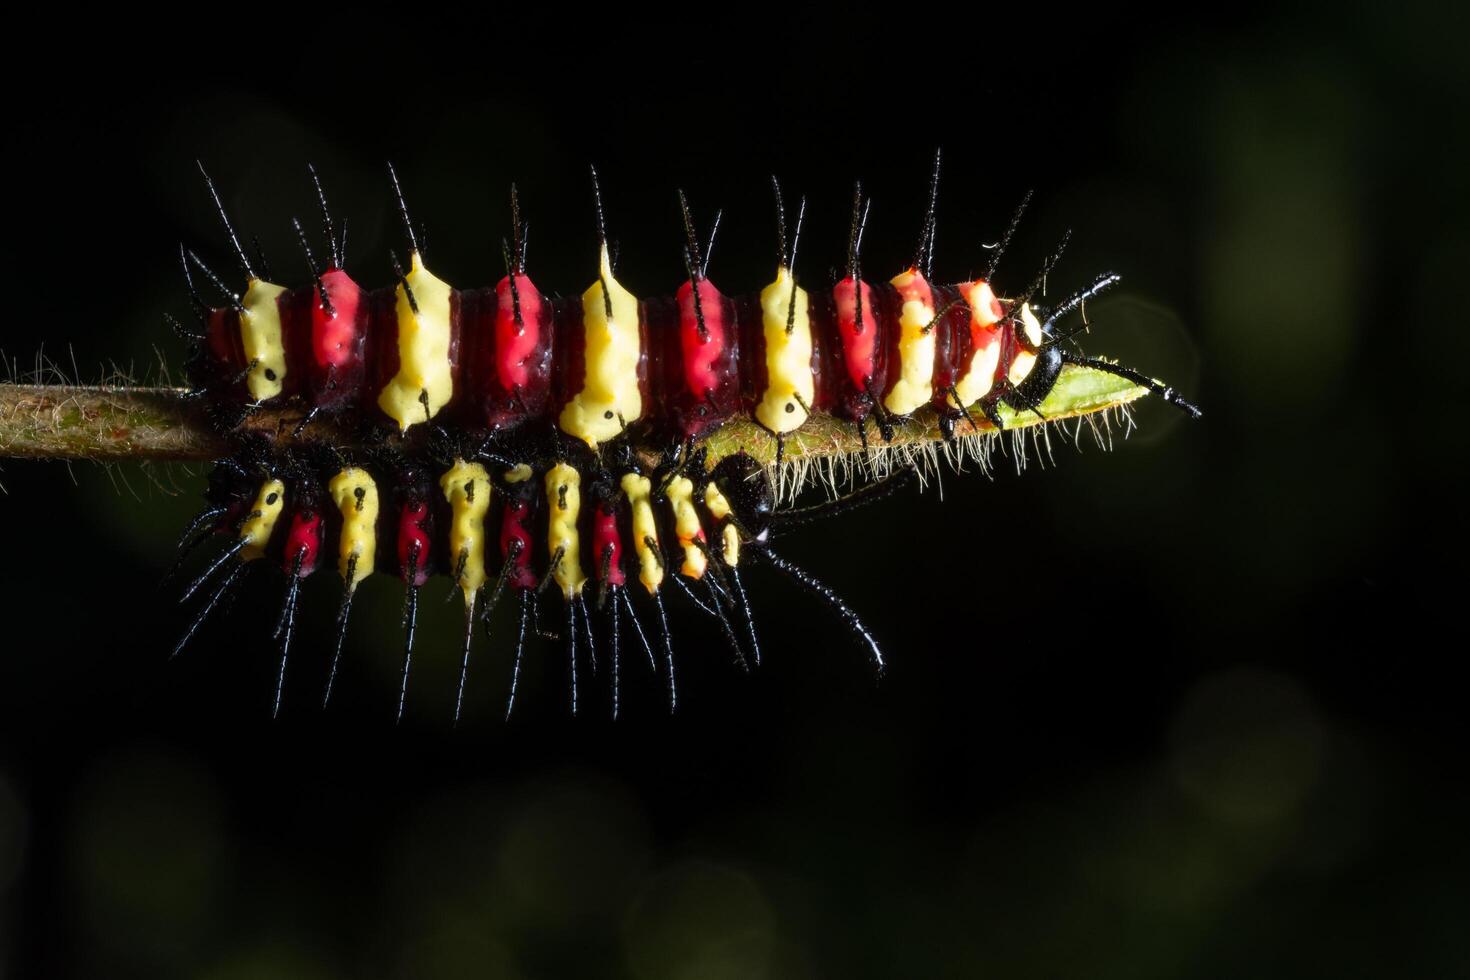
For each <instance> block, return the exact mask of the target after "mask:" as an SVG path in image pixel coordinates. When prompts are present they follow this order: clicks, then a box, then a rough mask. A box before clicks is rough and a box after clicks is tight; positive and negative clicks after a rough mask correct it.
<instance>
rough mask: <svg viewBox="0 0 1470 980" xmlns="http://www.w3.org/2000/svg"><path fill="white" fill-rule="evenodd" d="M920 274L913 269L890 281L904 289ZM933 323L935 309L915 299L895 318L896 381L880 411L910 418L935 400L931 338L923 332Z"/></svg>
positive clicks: (928, 333)
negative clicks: (896, 322)
mask: <svg viewBox="0 0 1470 980" xmlns="http://www.w3.org/2000/svg"><path fill="white" fill-rule="evenodd" d="M918 276H919V273H918V272H917V271H916V270H914V269H909V270H908V271H907V272H901V273H899V274H898V275H897V276H894V278H893V285H895V286H897V287H898V288H899V289H903V288H904V287H905V286H907V285H909V283H911V282H913V281H914V279H916V278H918ZM933 322H934V307H933V306H932V305H931V304H929V303H924V302H921V301H919V300H916V299H911V300H908V301H907V302H905V303H904V304H903V310H902V312H901V313H900V314H899V317H898V379H897V380H896V381H894V382H893V390H892V391H890V392H889V393H888V395H887V396H886V397H885V398H884V399H883V407H884V408H886V409H888V411H890V412H892V413H893V414H894V415H910V414H912V413H913V412H915V411H916V410H918V409H919V408H921V407H922V406H924V405H927V404H929V400H930V399H931V398H933V397H934V387H933V380H934V334H935V331H933V330H928V331H926V330H925V328H926V327H928V326H929V324H931V323H933Z"/></svg>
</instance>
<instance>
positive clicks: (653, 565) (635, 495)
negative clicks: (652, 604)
mask: <svg viewBox="0 0 1470 980" xmlns="http://www.w3.org/2000/svg"><path fill="white" fill-rule="evenodd" d="M622 485H623V495H624V496H626V497H627V498H628V509H629V510H630V511H631V512H632V515H633V553H634V554H635V555H637V556H638V581H640V582H642V583H643V587H644V588H645V589H647V590H648V594H649V595H653V594H654V593H656V592H657V591H658V587H659V586H660V585H661V584H663V580H664V566H663V563H662V562H661V561H660V560H659V557H658V552H657V550H656V548H657V546H658V525H657V524H656V523H655V522H654V519H653V502H652V498H653V484H652V482H650V481H649V479H648V477H646V476H640V475H638V474H637V473H626V474H624V475H623V480H622ZM650 541H652V542H653V546H652V547H650V545H649V543H648V542H650Z"/></svg>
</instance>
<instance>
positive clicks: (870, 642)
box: [756, 546, 887, 674]
mask: <svg viewBox="0 0 1470 980" xmlns="http://www.w3.org/2000/svg"><path fill="white" fill-rule="evenodd" d="M756 551H757V553H758V554H759V555H760V556H761V557H762V558H764V559H765V560H766V561H767V562H768V563H769V564H770V565H771V567H772V568H775V569H776V570H777V571H780V572H781V573H783V574H784V575H786V576H787V577H788V578H790V579H791V580H792V581H794V582H795V583H796V584H797V585H800V586H801V587H802V588H803V589H805V590H806V591H808V592H810V593H811V594H812V595H814V596H816V597H817V598H818V599H820V600H822V601H823V602H824V603H826V604H827V606H828V607H829V608H830V609H831V610H832V611H833V612H834V613H836V614H837V618H838V619H840V620H842V623H843V625H844V626H846V627H847V628H848V629H849V630H850V631H851V632H852V633H853V635H854V636H856V637H857V638H858V639H859V640H861V641H862V642H863V644H864V645H865V646H866V647H867V648H868V650H869V651H870V659H871V660H872V661H873V666H874V667H875V668H876V669H877V671H878V672H879V673H880V674H881V673H882V672H883V670H884V668H885V667H886V666H887V665H886V664H885V663H884V661H883V651H882V650H880V649H879V648H878V641H877V640H875V639H873V634H872V633H870V632H869V631H868V628H867V627H866V626H865V625H863V621H862V620H861V619H859V618H858V614H857V613H855V612H853V611H852V609H851V607H849V606H848V605H847V603H845V602H843V601H842V600H841V599H839V598H838V597H837V593H835V592H833V591H832V590H831V589H830V588H828V587H827V586H826V585H825V584H823V583H822V581H821V580H820V579H818V578H817V577H816V576H814V575H812V574H811V573H810V572H808V571H807V570H806V569H804V568H802V567H801V566H799V565H793V564H792V563H791V562H789V561H787V560H786V559H784V558H782V557H780V556H779V555H777V554H776V553H775V552H773V551H771V549H770V548H768V547H764V546H762V547H760V548H758V549H756Z"/></svg>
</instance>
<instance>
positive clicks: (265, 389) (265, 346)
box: [240, 279, 286, 402]
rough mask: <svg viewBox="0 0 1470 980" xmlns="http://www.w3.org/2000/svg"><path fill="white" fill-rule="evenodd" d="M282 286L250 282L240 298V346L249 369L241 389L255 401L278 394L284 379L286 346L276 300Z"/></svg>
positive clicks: (260, 281) (283, 289) (282, 288)
mask: <svg viewBox="0 0 1470 980" xmlns="http://www.w3.org/2000/svg"><path fill="white" fill-rule="evenodd" d="M285 291H286V287H284V286H277V285H275V284H273V283H269V282H265V281H264V280H261V279H251V280H250V283H249V285H248V286H247V287H246V289H245V295H244V296H242V297H241V298H240V305H241V306H242V307H244V309H243V310H241V312H240V346H241V347H243V348H244V350H245V361H246V363H247V364H248V365H249V370H248V371H247V372H246V374H245V387H246V388H247V389H248V390H249V391H250V397H251V398H254V399H255V400H256V401H258V402H263V401H265V400H266V399H267V398H274V397H275V396H276V395H279V394H280V393H281V383H282V380H283V379H284V378H285V377H286V347H285V344H283V343H282V341H281V308H280V306H279V305H277V303H276V300H277V299H278V298H279V297H280V295H281V294H282V293H284V292H285Z"/></svg>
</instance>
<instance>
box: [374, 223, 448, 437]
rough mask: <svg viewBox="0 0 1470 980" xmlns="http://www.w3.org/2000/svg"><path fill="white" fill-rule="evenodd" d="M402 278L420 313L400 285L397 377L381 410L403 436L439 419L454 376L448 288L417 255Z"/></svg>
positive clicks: (384, 395) (381, 398) (385, 394)
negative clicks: (413, 426) (415, 311)
mask: <svg viewBox="0 0 1470 980" xmlns="http://www.w3.org/2000/svg"><path fill="white" fill-rule="evenodd" d="M403 278H404V279H405V280H407V282H408V288H409V289H411V290H412V291H413V298H414V302H415V303H416V304H417V305H418V313H417V314H415V313H414V311H413V307H412V306H410V305H409V302H408V293H406V292H405V291H404V288H403V283H401V282H400V283H399V284H398V305H397V308H396V316H397V320H398V373H397V374H395V375H394V376H393V380H392V381H389V382H388V385H387V387H385V388H384V389H383V390H382V392H381V393H379V395H378V407H379V408H381V409H382V410H383V413H384V414H385V415H387V416H388V417H389V418H390V419H392V420H393V421H395V422H397V423H398V429H399V431H400V432H407V431H408V428H409V426H412V425H417V424H418V423H420V422H426V421H428V420H429V419H431V418H433V417H434V416H435V415H438V414H439V410H440V409H441V408H443V407H444V406H445V405H447V404H448V403H449V399H450V398H452V397H454V375H453V370H452V368H451V367H450V364H449V339H450V329H449V294H450V292H451V290H450V287H449V284H448V283H446V282H444V281H443V280H442V279H440V278H439V277H438V276H435V275H434V274H433V273H432V272H430V271H429V270H428V269H426V268H424V263H423V260H422V259H421V258H420V257H419V253H417V252H415V253H413V260H412V264H411V266H410V268H409V270H408V274H407V275H405V276H404V277H403ZM425 401H427V405H426V404H425Z"/></svg>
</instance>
